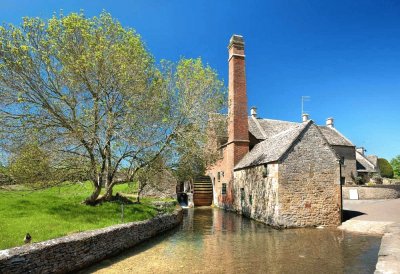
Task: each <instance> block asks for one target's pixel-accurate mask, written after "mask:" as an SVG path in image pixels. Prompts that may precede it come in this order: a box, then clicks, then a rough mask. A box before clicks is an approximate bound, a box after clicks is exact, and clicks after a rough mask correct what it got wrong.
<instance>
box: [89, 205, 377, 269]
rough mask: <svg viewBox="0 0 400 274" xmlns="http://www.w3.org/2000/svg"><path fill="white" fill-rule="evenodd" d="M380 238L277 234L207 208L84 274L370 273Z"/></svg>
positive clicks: (322, 231) (192, 212) (320, 231)
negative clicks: (178, 226) (93, 273)
mask: <svg viewBox="0 0 400 274" xmlns="http://www.w3.org/2000/svg"><path fill="white" fill-rule="evenodd" d="M379 245H380V238H378V237H370V236H362V235H356V234H350V233H345V232H342V231H339V230H335V229H290V230H275V229H272V228H270V227H268V226H266V225H264V224H262V223H259V222H255V221H252V220H249V219H247V218H244V217H241V216H238V215H236V214H234V213H229V212H225V211H222V210H218V209H211V208H196V209H190V210H187V211H186V212H185V218H184V221H183V223H182V225H181V226H180V228H178V229H176V230H174V231H171V232H168V233H166V234H165V235H162V236H159V237H156V238H155V239H152V240H150V241H148V242H145V243H143V244H141V245H139V246H138V247H136V248H134V249H132V250H131V251H127V252H125V253H124V254H122V255H120V256H118V257H115V258H113V259H111V260H106V261H103V262H102V263H100V264H98V265H96V266H94V267H92V268H90V269H87V270H85V271H84V272H86V273H87V272H95V271H98V273H110V272H111V273H121V272H126V273H132V272H135V273H175V272H177V271H179V272H187V273H344V272H347V273H373V271H374V269H375V264H376V261H377V254H378V250H379Z"/></svg>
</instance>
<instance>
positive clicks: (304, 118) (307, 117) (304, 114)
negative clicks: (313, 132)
mask: <svg viewBox="0 0 400 274" xmlns="http://www.w3.org/2000/svg"><path fill="white" fill-rule="evenodd" d="M309 117H310V115H308V114H307V113H303V114H302V115H301V118H302V120H303V123H305V122H307V121H308V119H309Z"/></svg>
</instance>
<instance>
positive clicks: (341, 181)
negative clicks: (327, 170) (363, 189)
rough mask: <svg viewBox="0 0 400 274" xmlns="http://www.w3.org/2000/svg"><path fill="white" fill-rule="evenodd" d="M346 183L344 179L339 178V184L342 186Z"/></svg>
mask: <svg viewBox="0 0 400 274" xmlns="http://www.w3.org/2000/svg"><path fill="white" fill-rule="evenodd" d="M345 183H346V178H345V177H340V184H341V185H342V186H343V185H344V184H345Z"/></svg>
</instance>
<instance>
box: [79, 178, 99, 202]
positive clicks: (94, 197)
mask: <svg viewBox="0 0 400 274" xmlns="http://www.w3.org/2000/svg"><path fill="white" fill-rule="evenodd" d="M93 185H94V190H93V192H92V194H91V195H90V196H89V197H87V198H86V199H85V200H84V201H83V203H84V204H87V205H96V203H97V197H99V195H100V191H101V185H100V184H96V183H94V184H93Z"/></svg>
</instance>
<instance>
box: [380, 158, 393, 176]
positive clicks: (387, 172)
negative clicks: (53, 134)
mask: <svg viewBox="0 0 400 274" xmlns="http://www.w3.org/2000/svg"><path fill="white" fill-rule="evenodd" d="M378 166H379V169H380V170H381V176H382V177H384V178H393V168H392V166H391V165H390V163H389V162H388V160H386V159H384V158H379V159H378Z"/></svg>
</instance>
